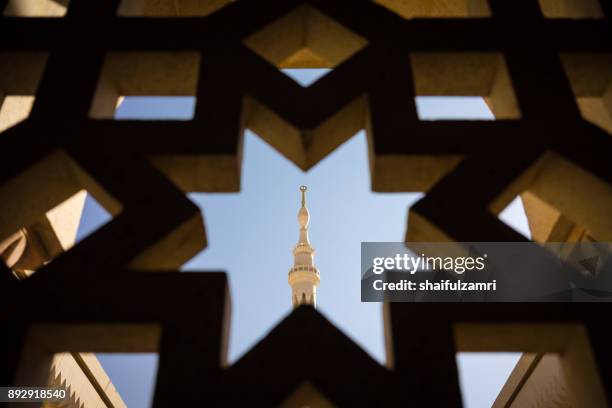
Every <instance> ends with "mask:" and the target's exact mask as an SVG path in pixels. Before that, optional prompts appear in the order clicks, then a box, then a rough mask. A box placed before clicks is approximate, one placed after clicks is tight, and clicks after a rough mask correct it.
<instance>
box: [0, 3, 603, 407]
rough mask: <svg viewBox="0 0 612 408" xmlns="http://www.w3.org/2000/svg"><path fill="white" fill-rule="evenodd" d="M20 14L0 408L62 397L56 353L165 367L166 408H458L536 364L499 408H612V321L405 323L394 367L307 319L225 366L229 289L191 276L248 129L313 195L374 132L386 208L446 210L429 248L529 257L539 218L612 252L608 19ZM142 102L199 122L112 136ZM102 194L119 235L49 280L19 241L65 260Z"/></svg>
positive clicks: (427, 231) (518, 313) (7, 181)
mask: <svg viewBox="0 0 612 408" xmlns="http://www.w3.org/2000/svg"><path fill="white" fill-rule="evenodd" d="M24 1H25V0H24ZM33 3H36V1H33ZM425 3H427V4H425ZM553 3H554V4H553ZM23 4H25V3H22V4H20V2H19V0H0V9H1V10H4V11H5V12H4V14H3V15H2V17H0V36H1V38H3V39H4V41H2V43H0V119H1V120H5V119H4V118H8V119H6V123H0V129H4V130H3V131H2V134H1V135H0V155H1V158H2V159H1V160H0V251H2V256H3V259H9V258H10V262H8V266H4V265H2V266H1V270H0V279H1V281H2V282H1V284H0V307H1V308H2V310H3V311H4V313H3V317H2V319H3V321H2V324H3V327H4V330H3V334H4V336H3V337H4V340H5V341H6V346H5V347H4V348H3V349H2V351H1V354H2V355H1V356H0V361H2V362H3V363H2V365H1V367H0V385H11V384H13V385H14V384H18V385H42V384H46V383H47V382H48V378H49V375H50V373H54V372H53V371H52V370H55V369H57V367H58V366H59V365H58V364H57V360H55V363H54V360H53V355H54V353H61V352H66V351H71V352H79V353H83V354H82V355H84V356H87V354H86V353H89V352H124V353H125V352H158V353H159V366H158V373H157V382H156V389H155V397H154V406H157V407H166V406H168V407H170V406H201V405H202V403H203V401H204V399H203V398H204V397H203V394H202V393H203V392H204V393H205V402H206V403H207V404H208V405H212V406H217V405H219V406H221V405H223V406H232V405H237V404H238V403H241V402H243V401H245V400H247V401H249V403H250V404H251V405H253V406H269V405H278V404H282V403H284V404H286V406H295V405H299V404H309V405H313V406H330V405H336V406H364V405H367V406H377V405H380V406H436V407H446V406H448V407H456V406H461V404H462V402H461V395H460V391H459V383H458V378H457V368H456V363H455V353H456V352H458V351H483V352H484V351H486V352H490V351H517V352H525V353H526V354H525V355H524V356H523V358H522V359H521V362H520V364H519V365H517V368H516V369H515V370H514V371H513V373H512V375H511V377H510V379H509V381H508V383H507V384H506V386H505V387H504V389H503V390H502V393H501V394H500V396H499V397H498V401H499V404H500V405H499V406H512V404H513V403H515V402H516V405H515V406H517V407H518V406H521V405H520V404H522V403H523V402H524V401H536V402H538V401H542V394H539V392H540V390H545V392H547V393H550V392H551V391H550V390H551V389H552V390H556V391H557V393H556V394H555V395H554V398H556V399H559V398H560V399H562V401H564V403H567V404H569V405H572V406H576V407H605V406H607V405H608V401H609V399H610V395H611V393H612V352H611V351H610V346H609V344H610V342H611V341H612V335H611V334H610V331H609V327H608V325H609V324H608V322H607V321H606V320H605V316H608V315H609V314H610V313H609V312H610V306H608V304H607V303H579V304H564V303H542V304H526V303H519V304H508V303H499V304H487V305H486V307H484V305H482V304H447V303H436V304H407V303H403V304H400V303H389V304H386V305H385V336H386V344H387V365H386V366H381V365H379V364H378V363H377V362H376V361H374V360H373V359H372V358H370V357H369V356H368V355H367V354H366V353H365V352H364V351H363V350H362V349H360V348H359V347H358V346H357V345H356V344H355V343H353V342H352V341H351V340H350V339H349V338H347V337H346V336H345V335H344V334H343V333H342V332H341V331H339V330H338V329H337V328H336V327H335V326H334V325H333V324H331V323H330V322H329V321H328V320H327V319H325V318H324V317H323V316H322V315H321V314H320V313H318V312H317V311H316V310H315V309H314V308H312V307H310V306H300V307H297V308H295V309H294V311H293V312H292V313H291V314H290V315H289V316H288V317H287V318H286V319H285V320H284V321H282V322H281V323H280V324H279V325H278V326H277V327H275V328H274V329H272V331H271V332H270V333H269V334H268V335H267V336H266V337H265V338H264V339H262V340H261V342H260V343H259V344H257V345H256V346H255V347H254V348H253V349H252V350H251V351H249V352H248V353H247V354H246V355H244V356H243V357H242V358H241V359H239V360H238V361H237V362H236V363H235V364H233V365H231V366H229V365H228V364H227V362H226V353H227V342H228V336H229V335H230V333H229V330H228V327H229V316H230V304H231V301H230V299H229V290H228V286H227V280H226V276H225V274H224V273H223V272H210V271H203V272H201V273H193V274H178V273H176V272H177V271H178V268H179V267H180V266H181V265H183V264H184V263H185V262H186V261H188V260H189V259H191V258H192V257H193V256H194V255H195V254H197V253H198V252H199V251H201V250H202V249H203V248H204V247H205V246H206V243H207V240H206V234H205V229H204V224H205V220H204V219H203V217H202V214H201V213H200V211H199V209H198V208H197V207H196V206H195V205H194V204H193V203H192V202H191V201H190V200H189V199H188V198H187V197H186V193H188V192H231V191H238V190H239V189H240V182H239V181H240V171H241V167H240V166H241V159H242V151H241V148H242V138H243V132H244V130H245V129H246V128H251V129H253V130H255V131H256V132H257V133H258V134H259V135H261V137H262V138H263V139H264V140H265V141H266V142H267V143H269V144H270V145H271V146H273V147H274V148H275V149H276V150H277V151H279V152H280V153H281V154H283V155H284V156H285V157H287V159H289V160H290V161H292V162H293V163H295V164H296V165H297V166H298V167H300V168H301V169H303V170H308V169H310V168H312V167H313V166H314V165H316V164H317V163H318V162H320V161H321V160H323V159H324V158H325V157H327V156H328V155H329V154H330V153H331V152H332V151H333V150H334V149H336V148H337V147H338V146H339V145H341V144H342V143H343V142H345V141H346V140H347V139H348V138H350V137H351V136H352V135H354V134H355V133H356V132H357V131H359V130H360V129H366V131H367V136H368V143H369V147H368V148H369V159H370V170H371V175H372V190H373V191H380V192H398V191H424V192H426V194H425V196H424V198H422V199H421V200H420V201H419V202H418V203H417V204H415V205H414V206H413V207H412V208H411V209H410V217H409V222H408V225H407V227H406V239H407V240H408V241H418V240H422V241H448V240H451V241H463V242H478V241H497V242H500V241H501V242H504V241H521V240H525V238H524V237H523V236H522V235H520V234H519V233H517V232H516V231H514V230H513V229H512V228H510V227H509V226H507V225H505V224H504V223H503V222H502V221H500V220H499V219H498V218H497V214H498V213H499V212H501V211H502V210H503V209H504V208H505V207H506V206H507V205H508V204H509V203H510V202H511V201H512V200H513V199H514V198H515V197H517V196H519V195H520V196H521V199H522V200H523V202H524V204H525V208H526V213H527V216H528V219H529V224H530V227H531V229H532V231H533V239H534V240H535V241H540V242H546V241H557V242H559V241H589V242H590V241H602V242H609V241H612V216H611V209H612V187H611V183H612V170H611V169H612V167H611V166H610V157H612V139H611V138H610V134H609V133H608V132H610V130H611V127H610V123H611V122H610V115H611V113H612V102H611V101H612V96H611V95H612V68H611V67H612V65H611V64H610V55H611V53H612V42H610V38H612V35H611V34H612V33H611V32H610V31H611V27H610V21H609V16H610V13H611V12H612V7H611V6H610V4H609V2H607V1H601V2H597V1H595V0H589V1H584V2H578V1H573V0H560V1H559V2H557V3H555V2H552V1H549V0H541V1H537V0H523V1H515V2H509V1H504V0H490V1H488V2H486V1H485V0H470V1H467V0H448V1H438V0H436V1H432V2H425V1H417V0H405V1H391V0H381V1H379V2H370V1H365V0H353V1H351V2H346V1H339V0H308V1H303V0H262V1H243V0H239V1H231V2H230V1H228V2H225V1H214V0H213V1H200V2H195V1H189V0H181V1H170V0H155V1H153V0H141V1H138V0H123V1H119V0H108V1H89V0H71V1H70V2H63V1H50V0H45V1H42V0H41V6H40V7H38V6H36V7H29V6H28V7H26V8H23V7H21V6H22V5H23ZM66 6H67V7H66ZM64 13H65V15H64ZM32 16H36V17H37V18H30V17H32ZM125 16H130V17H129V18H128V17H125ZM184 17H190V18H184ZM414 17H419V18H414ZM303 67H310V68H313V67H319V68H332V70H331V71H330V72H328V73H327V74H326V75H325V76H324V77H322V78H321V79H319V80H318V81H317V82H315V83H314V84H312V85H311V86H309V87H302V86H300V85H299V84H298V83H296V82H294V81H293V80H291V79H290V78H288V77H287V76H285V75H284V74H283V73H282V72H280V71H279V68H303ZM123 96H195V97H196V98H197V102H196V106H195V109H194V114H193V118H192V119H191V120H181V121H170V120H163V121H147V120H122V121H116V120H113V114H114V112H115V109H116V106H117V103H118V102H119V101H120V98H121V97H123ZM415 96H479V97H483V98H485V100H486V101H487V103H488V104H489V106H490V108H491V111H492V112H493V114H494V115H495V117H496V119H497V120H495V121H457V120H446V121H421V120H419V117H418V113H417V110H416V106H415ZM22 97H27V98H29V99H25V100H22V99H20V98H22ZM14 98H17V99H14ZM32 98H33V103H31V102H32ZM7 101H8V102H10V103H8V102H7ZM9 122H10V123H9ZM82 190H87V191H88V192H89V193H90V194H91V195H92V196H93V197H95V199H96V200H97V201H98V202H99V203H100V204H101V205H102V206H103V207H104V208H105V209H106V211H108V212H109V213H110V214H111V216H112V217H113V219H112V220H111V221H110V222H109V223H107V224H106V225H104V226H103V227H102V228H100V229H99V230H97V231H96V232H95V233H93V234H92V235H91V236H89V237H87V238H86V239H84V240H83V241H81V242H79V243H78V244H77V245H74V246H72V247H70V246H68V245H64V246H63V245H59V244H58V246H57V248H56V249H57V250H56V251H53V252H52V254H53V261H52V262H48V261H49V257H47V258H45V256H43V255H44V252H42V251H38V252H36V253H34V252H28V248H30V249H34V248H35V245H36V244H35V243H34V242H33V241H28V237H29V236H30V235H28V234H26V233H25V232H24V233H23V234H22V235H19V232H20V231H21V232H23V231H26V232H27V231H28V229H29V228H32V226H38V227H37V228H39V229H38V230H36V231H37V234H38V235H37V236H44V234H45V233H48V232H52V233H54V234H55V236H51V238H54V239H55V241H57V242H56V243H60V244H61V243H62V239H63V238H62V237H63V233H62V231H61V228H60V229H58V227H57V225H60V224H56V225H55V226H54V225H53V223H50V224H49V225H44V226H42V227H41V226H40V222H41V220H44V219H45V217H47V214H48V212H49V211H50V210H52V209H54V208H56V207H57V206H58V205H59V204H61V203H63V202H65V201H66V200H67V199H69V198H70V197H73V196H74V195H75V194H76V193H78V192H80V191H82ZM457 197H461V200H458V199H457ZM77 213H80V210H78V211H77ZM70 217H78V214H77V215H74V214H73V215H70V216H68V218H70ZM47 219H49V218H48V217H47ZM68 221H70V219H69V220H68ZM69 224H70V222H68V223H67V224H63V225H64V227H65V228H68V227H66V225H69ZM64 227H62V228H64ZM14 234H17V235H14ZM32 236H33V234H32ZM73 238H74V237H73ZM55 241H53V240H50V241H48V242H55ZM19 245H22V247H19ZM28 245H29V246H28ZM17 249H19V251H21V252H19V251H18V252H15V251H16V250H17ZM66 249H67V250H66ZM7 251H8V252H7ZM41 253H42V254H43V255H40V254H41ZM49 254H50V253H49ZM30 255H31V256H35V255H36V256H39V258H40V259H38V258H37V260H38V261H41V262H42V264H43V265H42V266H41V267H40V268H38V269H37V271H36V273H34V274H32V275H31V276H29V277H27V278H24V279H21V280H19V279H18V277H17V276H16V273H15V271H14V270H12V269H9V268H10V267H13V266H14V265H19V262H20V261H21V262H22V264H25V261H26V260H27V259H29V258H23V259H17V258H19V257H22V256H26V257H27V256H30ZM41 262H39V264H40V263H41ZM28 265H29V264H28ZM28 267H29V266H28ZM14 269H18V268H14ZM28 270H29V269H28ZM326 272H328V271H326ZM329 272H330V273H331V271H329ZM50 334H52V335H50ZM296 348H297V349H299V350H300V353H301V354H300V355H301V356H302V358H301V359H299V360H297V361H296V360H295V359H294V358H292V357H293V356H295V352H294V351H295V349H296ZM544 353H554V356H553V357H546V356H545V355H544ZM54 364H55V365H54ZM84 364H85V366H87V364H86V362H85V363H84ZM92 364H93V363H92ZM92 366H93V365H92ZM551 370H552V371H551ZM551 372H553V373H554V375H550V373H551ZM88 378H89V379H90V380H91V379H92V378H95V375H92V376H90V377H88ZM97 378H103V377H97ZM546 379H550V381H549V382H548V383H546ZM540 382H544V384H541V383H540ZM556 384H560V385H558V386H556ZM539 385H541V386H539ZM96 392H98V393H99V391H96ZM547 395H550V394H547ZM496 404H497V403H496Z"/></svg>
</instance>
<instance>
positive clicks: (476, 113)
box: [415, 96, 495, 120]
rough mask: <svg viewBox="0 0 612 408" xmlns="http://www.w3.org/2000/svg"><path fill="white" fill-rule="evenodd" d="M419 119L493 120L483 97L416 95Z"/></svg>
mask: <svg viewBox="0 0 612 408" xmlns="http://www.w3.org/2000/svg"><path fill="white" fill-rule="evenodd" d="M415 102H416V108H417V113H418V115H419V119H421V120H445V119H446V120H494V119H495V117H494V116H493V113H492V112H491V109H490V108H489V106H488V105H487V103H486V101H485V100H484V98H480V97H477V96H417V97H416V98H415Z"/></svg>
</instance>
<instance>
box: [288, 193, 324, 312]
mask: <svg viewBox="0 0 612 408" xmlns="http://www.w3.org/2000/svg"><path fill="white" fill-rule="evenodd" d="M306 190H308V187H306V186H300V191H301V192H302V207H301V208H300V210H299V211H298V223H299V224H300V238H299V240H298V243H297V245H296V246H295V248H294V249H293V268H291V269H290V270H289V286H291V291H292V294H291V303H293V307H297V306H299V305H301V304H308V305H311V306H315V307H316V305H317V286H319V282H320V277H319V270H318V269H317V267H316V266H314V254H315V250H314V248H313V247H311V246H310V241H309V240H308V223H309V222H310V213H309V212H308V208H306Z"/></svg>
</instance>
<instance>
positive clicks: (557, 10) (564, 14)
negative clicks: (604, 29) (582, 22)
mask: <svg viewBox="0 0 612 408" xmlns="http://www.w3.org/2000/svg"><path fill="white" fill-rule="evenodd" d="M539 2H540V9H541V10H542V14H544V17H547V18H574V19H581V18H604V13H603V11H602V10H601V5H600V4H599V0H539Z"/></svg>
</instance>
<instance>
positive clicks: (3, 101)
mask: <svg viewBox="0 0 612 408" xmlns="http://www.w3.org/2000/svg"><path fill="white" fill-rule="evenodd" d="M46 59H47V54H46V53H35V52H2V53H0V132H3V131H5V130H6V129H8V128H10V127H12V126H14V125H16V124H17V123H19V122H21V121H23V120H25V119H26V118H27V117H28V116H29V115H30V111H31V110H32V106H33V104H34V99H35V95H36V89H37V88H38V83H39V82H40V78H41V77H42V73H43V70H44V67H45V61H46Z"/></svg>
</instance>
